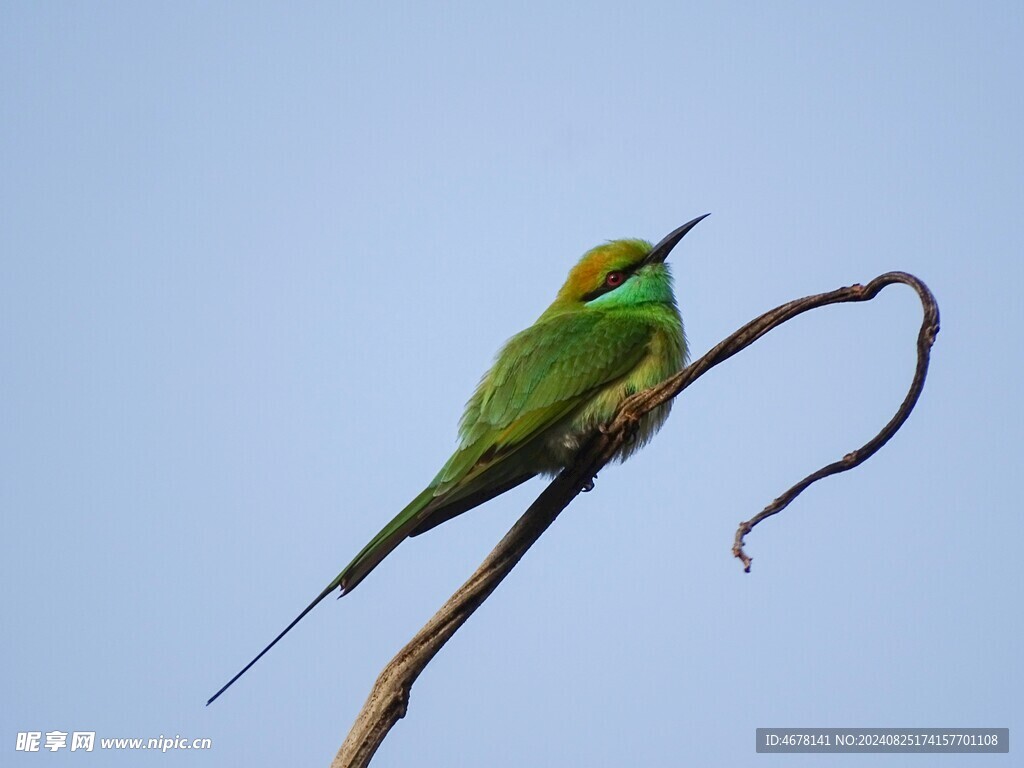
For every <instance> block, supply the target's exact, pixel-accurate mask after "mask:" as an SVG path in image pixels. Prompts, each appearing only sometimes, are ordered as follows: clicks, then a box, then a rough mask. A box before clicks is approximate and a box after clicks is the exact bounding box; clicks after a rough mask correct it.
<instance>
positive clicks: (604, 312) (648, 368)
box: [206, 214, 708, 705]
mask: <svg viewBox="0 0 1024 768" xmlns="http://www.w3.org/2000/svg"><path fill="white" fill-rule="evenodd" d="M707 215H708V214H704V216H698V217H697V218H696V219H694V220H693V221H690V222H688V223H686V224H684V225H683V226H681V227H679V229H676V230H675V231H673V232H672V233H670V234H669V235H668V236H666V237H665V238H664V239H663V240H662V241H661V242H660V243H658V244H657V245H655V246H653V247H652V246H651V244H650V243H648V242H646V241H644V240H613V241H610V242H608V243H605V244H604V245H599V246H598V247H596V248H594V249H592V250H590V251H588V252H587V253H585V254H584V255H583V258H581V259H580V261H579V263H578V264H576V266H575V267H573V268H572V270H571V271H570V272H569V277H568V279H567V280H566V281H565V285H563V286H562V289H561V290H560V291H559V292H558V296H556V297H555V300H554V301H553V302H552V303H551V306H550V307H548V308H547V309H546V310H544V312H543V314H541V316H540V317H539V318H537V322H535V323H534V324H533V325H531V326H530V327H529V328H527V329H526V330H525V331H522V332H520V333H518V334H516V335H515V336H513V337H512V338H511V339H509V341H508V342H507V343H506V344H505V346H504V347H502V349H501V351H500V352H499V353H498V356H497V359H496V360H495V362H494V365H493V366H492V367H491V369H490V370H489V371H488V372H487V373H486V374H484V377H483V378H482V379H481V380H480V384H479V385H478V386H477V388H476V391H475V392H474V393H473V396H472V397H471V398H470V399H469V402H468V403H467V404H466V412H465V413H464V414H463V416H462V420H461V422H460V423H459V436H460V438H461V440H460V443H459V447H458V449H456V451H455V453H454V454H453V455H452V457H451V458H450V459H448V461H447V463H446V464H445V465H444V466H443V467H442V468H441V471H440V472H438V473H437V476H436V477H435V478H434V479H433V480H432V481H431V483H430V485H428V486H427V487H426V488H425V489H424V491H423V492H422V493H421V494H420V495H419V496H417V497H416V498H415V499H413V500H412V501H411V502H410V503H409V504H408V506H406V507H405V509H403V510H402V511H401V512H399V513H398V514H397V515H396V516H395V518H394V519H393V520H392V521H391V522H390V523H388V524H387V525H385V526H384V528H383V529H382V530H381V531H380V533H378V534H377V535H376V536H374V537H373V539H371V540H370V543H369V544H367V545H366V546H365V547H363V548H362V549H361V550H360V551H359V554H357V555H356V556H355V558H354V559H353V560H352V562H351V563H349V564H348V565H347V566H345V568H344V570H342V572H341V573H339V574H338V576H337V577H336V578H335V579H334V581H332V582H331V583H330V584H328V585H327V587H326V588H325V589H324V591H323V592H321V593H320V594H319V595H317V596H316V598H315V599H314V600H313V602H311V603H310V604H309V605H308V606H306V608H305V609H304V610H303V611H302V613H300V614H299V615H298V616H297V617H296V618H295V620H294V621H292V623H291V624H289V625H288V626H287V627H285V628H284V630H283V631H282V632H281V634H279V635H278V636H277V637H275V638H274V640H273V641H272V642H271V643H270V645H268V646H267V647H266V648H264V649H263V650H262V651H260V653H259V654H258V655H257V656H256V658H254V659H253V660H252V661H250V662H249V663H248V664H247V665H246V666H245V667H244V668H243V669H242V671H241V672H239V673H238V674H237V675H235V676H234V677H233V678H231V680H229V681H228V682H227V683H226V684H225V685H224V687H223V688H221V689H220V690H219V691H217V693H215V694H214V695H213V696H212V697H210V700H209V701H207V702H206V703H207V705H209V704H211V703H212V702H213V701H214V700H215V699H216V698H217V697H218V696H220V695H221V694H222V693H224V691H226V690H227V689H228V687H230V686H231V684H232V683H234V682H235V681H236V680H237V679H238V678H239V677H241V676H242V675H243V674H245V672H247V671H248V669H249V668H250V667H251V666H252V665H253V664H255V663H256V662H257V661H259V660H260V658H262V656H263V654H265V653H266V652H267V651H269V650H270V649H271V648H273V647H274V645H276V644H277V642H278V641H279V640H280V639H281V638H282V637H284V636H285V635H286V634H287V633H288V631H289V630H291V628H292V627H294V626H295V625H296V624H298V623H299V621H300V620H301V619H302V618H303V617H304V616H305V615H306V614H307V613H309V612H310V611H311V610H313V608H314V607H315V606H316V605H317V604H318V603H319V602H320V601H321V600H323V599H324V598H325V597H327V596H328V595H329V594H331V592H333V591H334V590H335V589H338V588H340V589H341V595H346V594H348V593H349V592H351V591H352V590H353V589H355V587H356V586H357V585H358V584H359V583H360V582H361V581H362V580H363V579H364V578H366V576H367V574H369V573H370V571H372V570H373V569H374V568H376V567H377V565H379V564H380V562H381V560H383V559H384V558H385V557H387V556H388V554H390V553H391V551H392V550H393V549H394V548H395V547H397V546H398V545H399V544H400V543H401V542H402V541H404V540H405V539H406V538H407V537H409V536H418V535H419V534H421V533H424V532H426V531H429V530H430V529H431V528H433V527H434V526H437V525H440V524H441V523H443V522H445V521H446V520H450V519H452V518H453V517H455V516H456V515H461V514H462V513H463V512H466V511H468V510H470V509H472V508H473V507H476V506H478V505H480V504H483V503H484V502H485V501H489V500H490V499H493V498H494V497H495V496H498V495H499V494H502V493H504V492H505V491H507V490H510V489H511V488H515V487H516V486H517V485H519V484H520V483H524V482H526V481H527V480H529V479H530V478H532V477H535V476H536V475H554V474H557V473H558V472H560V471H561V470H562V469H563V468H565V467H567V466H569V465H570V464H572V462H573V459H574V458H575V456H576V454H577V452H578V451H579V449H580V448H581V446H582V445H583V444H584V443H585V442H586V440H587V438H588V437H590V436H591V435H592V434H593V433H594V431H595V430H596V429H598V428H599V427H600V426H602V425H604V424H607V423H608V422H609V421H610V420H611V419H612V417H613V416H614V415H615V412H616V410H617V409H618V407H619V405H620V404H621V403H622V401H623V400H625V399H626V398H627V397H629V396H630V395H632V394H634V393H636V392H639V391H641V390H643V389H647V388H648V387H652V386H654V385H655V384H658V383H659V382H661V381H664V380H665V379H667V378H668V377H669V376H671V375H672V374H674V373H676V372H677V371H679V370H680V369H682V367H683V366H684V365H685V364H686V357H687V350H686V338H685V336H684V335H683V323H682V319H681V318H680V316H679V309H678V307H677V306H676V300H675V296H674V294H673V293H672V276H671V274H670V272H669V268H668V265H667V264H666V263H665V258H666V257H667V256H668V255H669V252H670V251H671V250H672V249H673V248H674V247H675V246H676V244H677V243H678V242H679V241H680V240H681V239H682V238H683V236H684V235H685V234H686V233H687V232H689V231H690V230H691V229H693V227H695V226H696V225H697V223H698V222H700V221H701V219H703V218H705V217H706V216H707ZM670 407H671V404H670V402H669V403H665V404H664V405H662V406H660V407H658V408H657V409H655V410H653V411H652V412H651V413H649V414H647V415H646V416H645V417H643V419H642V420H641V422H640V424H639V429H638V432H637V436H636V440H634V441H632V442H631V443H629V444H628V445H625V446H624V447H623V448H622V449H621V450H620V452H619V454H618V455H617V456H616V457H615V458H616V459H617V460H619V461H621V460H624V459H626V458H627V457H628V456H630V455H631V454H632V453H633V452H634V451H636V450H637V449H638V448H640V447H641V446H643V445H644V444H645V443H647V441H648V440H650V439H651V437H653V436H654V433H655V432H657V431H658V429H660V428H661V425H662V424H663V423H664V422H665V419H666V418H668V413H669V408H670ZM339 596H340V595H339Z"/></svg>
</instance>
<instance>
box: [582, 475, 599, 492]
mask: <svg viewBox="0 0 1024 768" xmlns="http://www.w3.org/2000/svg"><path fill="white" fill-rule="evenodd" d="M596 479H597V475H594V476H593V477H592V478H590V479H589V480H587V482H586V483H584V484H583V488H581V489H580V490H582V491H583V493H590V492H591V491H592V490H594V481H595V480H596Z"/></svg>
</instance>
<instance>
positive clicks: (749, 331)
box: [331, 272, 939, 768]
mask: <svg viewBox="0 0 1024 768" xmlns="http://www.w3.org/2000/svg"><path fill="white" fill-rule="evenodd" d="M893 283H903V284H905V285H909V286H910V287H912V288H913V289H914V290H915V291H917V294H918V297H919V298H920V299H921V304H922V305H923V308H924V319H923V321H922V323H921V330H920V333H919V334H918V340H917V369H916V371H915V373H914V379H913V382H912V383H911V385H910V390H909V391H908V392H907V396H906V397H905V398H904V400H903V403H902V404H901V405H900V407H899V410H898V411H897V412H896V415H895V416H893V418H892V419H891V420H890V421H889V423H888V424H886V425H885V426H884V427H883V428H882V430H881V431H880V432H879V433H878V434H877V435H875V437H873V438H872V439H871V440H869V441H868V442H867V443H865V444H864V445H863V446H861V447H860V448H858V449H857V450H855V451H852V452H850V453H848V454H846V456H844V457H843V458H842V459H841V460H839V461H836V462H833V463H832V464H829V465H827V466H825V467H822V468H821V469H819V470H818V471H817V472H814V473H813V474H810V475H808V476H807V477H805V478H804V479H803V480H801V481H800V482H799V483H797V484H796V485H794V486H793V487H792V488H790V489H789V490H787V491H786V492H785V493H784V494H782V495H781V496H779V498H777V499H776V500H775V501H773V502H772V503H771V504H769V505H768V506H767V507H765V508H764V509H763V510H762V511H761V512H760V513H759V514H758V515H756V516H755V517H753V518H751V519H750V520H748V521H746V522H743V523H741V524H740V526H739V529H738V530H737V532H736V537H735V541H734V544H733V554H734V555H735V556H736V557H738V558H739V559H740V560H741V561H742V562H743V565H744V569H745V570H746V571H748V572H749V570H750V561H751V559H750V558H749V557H748V556H747V555H746V553H745V552H744V551H743V539H744V537H745V536H746V535H747V534H748V533H750V531H751V530H752V529H753V528H754V526H756V525H757V524H758V523H760V522H761V521H762V520H764V519H765V518H767V517H770V516H772V515H774V514H777V513H778V512H781V511H782V510H783V509H785V508H786V507H787V506H788V505H789V504H790V502H792V501H793V499H795V498H796V497H797V496H799V495H800V494H801V493H802V492H803V491H804V490H805V489H807V488H808V487H809V486H810V485H811V484H812V483H815V482H817V481H818V480H821V479H822V478H824V477H828V476H829V475H834V474H837V473H839V472H845V471H846V470H848V469H852V468H853V467H856V466H858V465H859V464H862V463H863V462H865V461H866V460H867V459H868V458H870V457H871V456H872V455H874V453H875V452H877V451H878V449H879V448H881V447H882V446H883V445H885V443H886V442H888V441H889V439H890V438H891V437H892V436H893V435H894V434H895V433H896V432H897V430H899V428H900V427H901V426H902V425H903V422H905V421H906V420H907V417H908V416H909V415H910V412H911V411H912V410H913V408H914V405H915V404H916V403H917V399H918V397H919V396H920V394H921V390H922V388H923V387H924V380H925V375H926V374H927V372H928V360H929V353H930V351H931V347H932V345H933V344H934V343H935V336H936V334H937V333H938V332H939V308H938V305H937V304H936V302H935V297H934V296H933V295H932V293H931V291H930V290H928V287H927V286H926V285H925V284H924V283H923V282H921V281H920V280H919V279H918V278H916V277H914V276H913V275H910V274H907V273H906V272H887V273H886V274H884V275H880V276H879V277H876V278H875V279H874V280H872V281H871V282H870V283H868V284H867V285H866V286H862V285H853V286H849V287H847V288H839V289H838V290H835V291H831V292H829V293H820V294H817V295H815V296H807V297H805V298H802V299H797V300H795V301H791V302H788V303H786V304H783V305H781V306H779V307H776V308H775V309H773V310H771V311H769V312H766V313H764V314H763V315H761V316H760V317H758V318H756V319H755V320H752V321H751V322H749V323H747V324H746V325H745V326H743V327H742V328H740V329H739V330H738V331H736V332H735V333H733V334H732V335H731V336H729V337H728V338H727V339H725V340H724V341H722V342H721V343H720V344H718V345H717V346H716V347H714V348H713V349H712V350H710V351H709V352H708V353H707V354H705V355H704V356H703V357H701V358H700V359H699V360H697V361H696V362H694V363H692V364H691V365H689V366H687V367H686V368H685V369H684V370H682V371H680V372H679V373H678V374H676V375H675V376H673V377H672V378H671V379H668V380H666V381H664V382H662V383H661V384H659V385H658V386H656V387H652V388H651V389H647V390H644V391H643V392H639V393H637V394H636V395H633V396H632V397H631V398H629V399H628V400H626V401H625V402H624V403H623V404H622V406H621V407H620V408H619V412H618V414H617V415H616V416H615V418H614V419H613V420H612V422H611V423H610V424H609V425H608V426H607V427H605V428H604V429H602V430H600V431H598V433H597V434H595V435H594V437H593V439H592V440H591V441H590V442H589V443H588V444H587V445H586V446H585V447H584V448H583V450H582V451H581V452H580V454H579V456H577V458H576V461H575V463H574V464H573V465H572V466H571V467H568V468H567V469H565V470H564V471H562V473H561V474H559V475H558V477H556V478H555V479H554V480H552V481H551V483H550V485H548V487H547V488H545V489H544V491H543V493H541V495H540V496H538V497H537V500H536V501H534V502H533V504H531V505H530V508H529V509H527V510H526V512H525V513H523V516H522V517H520V518H519V520H518V522H516V524H515V525H514V526H513V527H512V529H511V530H510V531H509V532H508V533H507V534H505V536H504V538H502V540H501V541H500V542H499V543H498V546H497V547H495V548H494V550H493V551H492V552H491V554H489V555H488V556H487V558H486V559H485V560H484V562H483V563H482V564H481V565H480V567H479V568H477V570H476V571H475V572H474V573H473V575H472V576H470V578H469V580H468V581H467V582H466V583H465V584H463V585H462V586H461V587H460V588H459V589H458V591H457V592H456V593H455V594H454V595H452V596H451V598H449V599H448V601H447V602H446V603H445V604H444V605H443V606H442V607H441V609H440V610H439V611H438V612H437V613H436V614H434V616H433V618H431V619H430V621H428V622H427V624H426V625H425V626H424V627H423V629H421V630H420V631H419V632H417V633H416V636H415V637H413V639H412V640H410V641H409V643H408V644H407V645H406V646H405V647H404V648H402V650H401V651H399V652H398V654H397V655H396V656H395V657H394V658H393V659H392V660H391V661H390V662H389V663H388V665H387V666H386V667H385V668H384V670H383V671H382V672H381V673H380V676H379V677H378V678H377V681H376V683H375V684H374V687H373V690H372V691H371V692H370V696H369V698H368V699H367V700H366V703H365V704H364V705H363V709H362V711H360V713H359V715H358V716H357V718H356V721H355V723H354V724H353V726H352V729H351V731H349V734H348V736H347V737H346V739H345V742H344V743H343V744H342V745H341V749H340V750H338V754H337V755H336V756H335V758H334V761H333V762H332V763H331V766H332V768H352V767H354V766H359V767H361V766H366V765H368V764H369V762H370V760H371V759H372V758H373V755H374V753H375V752H376V751H377V748H378V747H379V746H380V745H381V743H382V742H383V740H384V738H385V736H387V734H388V732H389V731H390V730H391V728H392V726H393V725H394V724H395V723H396V722H398V720H400V719H401V718H402V717H404V716H405V713H406V709H407V707H408V703H409V692H410V690H411V688H412V685H413V683H414V682H415V681H416V678H417V677H419V675H420V673H421V672H422V671H423V669H424V668H425V667H426V665H427V664H428V663H429V662H430V660H431V659H432V658H433V657H434V656H435V655H436V654H437V652H438V651H439V650H441V647H442V646H443V645H444V644H445V643H446V642H448V640H449V638H451V637H452V635H454V634H455V632H456V631H457V630H458V629H459V627H461V626H462V625H463V624H464V623H465V622H466V620H467V619H468V618H469V617H470V616H471V615H472V614H473V612H474V611H475V610H476V609H477V608H478V607H479V606H480V605H481V604H482V603H483V601H484V600H486V599H487V597H488V596H489V595H490V594H491V592H493V591H494V590H495V588H496V587H497V586H498V584H500V583H501V581H502V580H503V579H504V578H505V576H507V575H508V574H509V572H510V571H511V570H512V568H514V567H515V565H516V563H518V562H519V560H520V558H522V556H523V555H524V554H525V553H526V551H527V550H528V549H529V548H530V547H531V546H533V544H534V542H536V541H537V539H538V538H540V536H541V534H542V533H544V531H545V530H547V528H548V526H550V525H551V523H553V522H554V520H555V518H556V517H558V515H559V514H560V513H561V511H562V510H563V509H565V508H566V507H567V506H568V505H569V503H570V502H571V501H572V500H573V499H574V498H575V497H576V496H577V494H579V493H580V491H581V490H582V489H583V488H584V487H585V486H587V485H588V484H589V483H590V481H591V480H592V479H593V478H594V476H595V475H596V474H597V473H598V471H600V470H601V468H602V467H604V466H605V465H606V464H607V463H608V462H609V461H610V460H611V459H612V457H613V456H615V454H616V452H617V450H618V449H619V448H620V447H622V445H623V444H625V443H626V442H627V441H628V440H630V439H631V438H632V436H633V433H634V431H635V430H636V427H637V424H638V422H639V420H640V418H641V417H642V416H644V415H645V414H646V413H648V412H650V411H651V410H652V409H654V408H656V407H657V406H658V405H661V404H662V403H664V402H667V401H668V400H670V399H672V398H674V397H675V396H676V395H678V394H679V393H680V392H682V391H683V390H684V389H686V388H687V387H688V386H690V384H692V383H693V382H694V381H696V380H697V379H698V378H699V377H701V376H703V375H704V374H705V373H707V372H708V371H709V370H711V368H713V367H714V366H716V365H718V364H719V363H721V362H724V361H725V360H728V359H729V358H730V357H732V356H733V355H735V354H736V353H737V352H739V351H740V350H743V349H745V348H746V347H748V346H750V345H751V344H753V343H754V342H755V341H757V340H758V339H759V338H761V337H762V336H764V335H765V334H766V333H768V331H770V330H772V329H773V328H776V327H778V326H779V325H782V324H783V323H784V322H786V321H787V320H791V319H792V318H794V317H796V316H797V315H800V314H802V313H804V312H807V311H809V310H811V309H815V308H817V307H823V306H826V305H828V304H840V303H845V302H862V301H870V300H871V299H873V298H874V297H875V296H876V295H878V292H879V291H881V290H882V289H883V288H885V287H886V286H887V285H891V284H893Z"/></svg>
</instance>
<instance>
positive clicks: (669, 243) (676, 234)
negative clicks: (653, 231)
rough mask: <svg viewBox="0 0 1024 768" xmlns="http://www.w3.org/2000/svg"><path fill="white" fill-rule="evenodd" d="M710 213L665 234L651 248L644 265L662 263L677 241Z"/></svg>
mask: <svg viewBox="0 0 1024 768" xmlns="http://www.w3.org/2000/svg"><path fill="white" fill-rule="evenodd" d="M710 215H711V214H710V213H705V214H704V215H703V216H698V217H697V218H696V219H694V220H693V221H688V222H686V223H685V224H683V226H681V227H680V228H679V229H676V230H673V231H672V232H669V233H668V234H667V235H665V237H664V239H662V241H661V242H660V243H658V244H657V245H656V246H654V247H653V248H652V249H651V252H650V253H648V254H647V256H645V257H644V262H643V263H644V265H647V264H660V263H662V262H663V261H665V259H667V258H668V255H669V253H670V252H671V251H672V249H673V248H675V247H676V243H678V242H679V241H680V240H682V239H683V236H684V235H686V233H687V232H689V231H690V230H691V229H693V228H694V227H696V226H697V225H698V224H699V223H700V222H701V221H702V220H703V219H706V218H707V217H708V216H710Z"/></svg>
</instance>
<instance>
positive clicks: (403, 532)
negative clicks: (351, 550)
mask: <svg viewBox="0 0 1024 768" xmlns="http://www.w3.org/2000/svg"><path fill="white" fill-rule="evenodd" d="M433 499H434V489H433V487H430V488H427V489H426V490H424V491H423V493H421V494H420V495H419V496H417V497H416V498H415V499H413V500H412V501H411V502H410V503H409V504H408V505H407V506H406V507H405V509H403V510H402V511H401V512H399V513H398V514H397V515H396V516H395V518H394V519H393V520H392V521H391V522H390V523H388V524H387V525H386V526H384V528H383V529H382V530H381V532H380V533H378V534H377V535H376V536H374V537H373V539H372V540H371V541H370V543H369V544H367V545H366V546H365V547H363V549H362V550H361V551H360V552H359V554H358V555H356V556H355V559H354V560H353V561H352V562H351V563H349V564H348V565H347V566H346V567H345V569H344V570H343V571H342V572H341V573H339V574H338V575H337V577H336V578H335V579H334V581H332V582H331V583H330V584H328V585H327V586H326V587H324V591H323V592H321V593H320V594H319V595H317V596H316V597H315V598H314V599H313V602H311V603H310V604H309V605H307V606H306V607H305V608H303V609H302V613H300V614H299V615H298V616H296V617H295V618H294V619H293V620H292V623H291V624H289V625H288V626H287V627H285V628H284V629H283V630H281V634H279V635H278V636H277V637H275V638H274V639H273V640H271V641H270V644H269V645H268V646H267V647H266V648H264V649H263V650H262V651H260V652H259V653H258V654H256V657H255V658H254V659H253V660H252V661H250V662H249V663H248V664H246V665H245V666H244V667H242V670H241V671H240V672H239V673H238V674H237V675H235V676H234V677H232V678H231V679H230V680H228V681H227V682H226V683H225V684H224V685H223V687H221V689H220V690H219V691H217V692H216V693H215V694H213V696H211V697H210V698H209V700H208V701H207V702H206V706H210V704H212V703H213V702H214V701H216V700H217V697H218V696H220V695H221V694H222V693H224V691H226V690H227V689H228V688H230V687H231V686H232V685H233V684H234V682H235V681H236V680H237V679H238V678H240V677H241V676H242V675H244V674H245V673H246V672H248V671H249V668H250V667H252V665H253V664H255V663H256V662H257V661H259V660H260V659H262V658H263V656H264V654H266V652H267V651H269V650H270V649H271V648H273V647H274V646H275V645H277V643H278V641H279V640H280V639H281V638H282V637H284V636H285V635H287V634H288V633H289V632H290V631H291V629H292V627H294V626H295V625H296V624H298V623H299V622H300V621H302V619H303V618H304V617H305V615H306V614H307V613H309V612H310V611H312V610H313V609H314V608H315V607H316V606H317V605H318V604H319V603H320V601H321V600H323V599H324V598H325V597H327V596H328V595H329V594H331V592H333V591H334V590H335V589H337V588H338V587H341V594H342V595H346V594H348V593H349V592H350V591H352V589H353V588H354V587H355V586H356V584H358V583H359V582H360V581H362V580H363V579H364V578H365V577H366V574H368V573H369V572H370V571H372V570H373V569H374V568H376V567H377V565H378V564H379V563H380V561H381V560H383V559H384V558H385V557H387V556H388V554H389V553H390V552H391V550H393V549H394V548H395V547H397V546H398V545H399V544H401V543H402V541H403V540H404V539H405V538H406V537H408V536H409V533H410V532H411V531H412V529H413V528H415V527H416V526H417V525H418V524H419V522H420V512H422V511H423V509H424V508H425V507H426V506H427V505H428V504H429V503H430V502H431V500H433ZM339 597H340V595H339Z"/></svg>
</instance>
